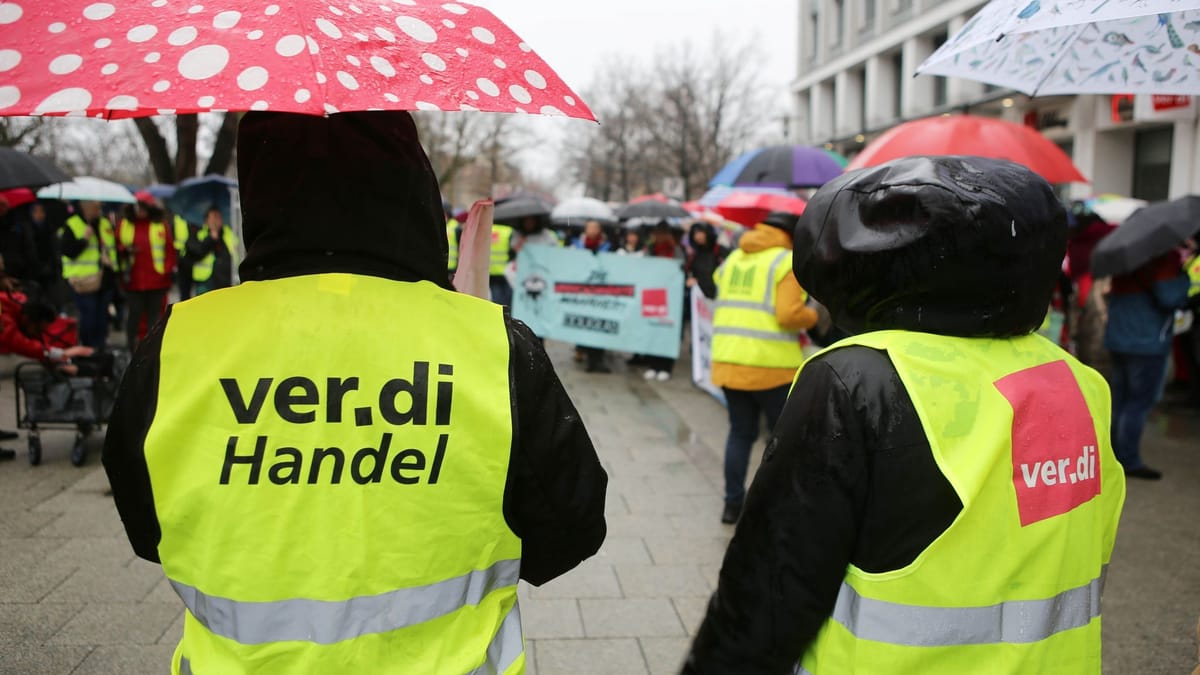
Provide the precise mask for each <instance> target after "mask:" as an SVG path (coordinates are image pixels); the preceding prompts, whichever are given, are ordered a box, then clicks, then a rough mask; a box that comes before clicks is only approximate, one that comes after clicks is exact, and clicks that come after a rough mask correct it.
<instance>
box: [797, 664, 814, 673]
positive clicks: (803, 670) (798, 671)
mask: <svg viewBox="0 0 1200 675" xmlns="http://www.w3.org/2000/svg"><path fill="white" fill-rule="evenodd" d="M792 675H813V674H812V673H811V672H809V670H808V669H807V668H805V667H804V666H802V665H800V664H798V663H797V664H796V667H795V668H793V669H792Z"/></svg>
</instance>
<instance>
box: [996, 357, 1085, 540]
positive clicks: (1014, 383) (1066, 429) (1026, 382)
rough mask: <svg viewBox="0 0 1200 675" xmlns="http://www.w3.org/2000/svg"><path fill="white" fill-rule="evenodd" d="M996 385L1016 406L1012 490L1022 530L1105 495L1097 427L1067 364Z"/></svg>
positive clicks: (1024, 373)
mask: <svg viewBox="0 0 1200 675" xmlns="http://www.w3.org/2000/svg"><path fill="white" fill-rule="evenodd" d="M995 385H996V388H997V389H999V390H1000V393H1001V394H1003V395H1004V398H1006V399H1008V402H1009V404H1010V405H1012V408H1013V427H1012V462H1013V486H1014V487H1015V488H1016V491H1017V510H1018V511H1019V512H1020V514H1021V527H1025V526H1027V525H1031V524H1033V523H1036V522H1038V521H1041V520H1045V519H1047V518H1053V517H1054V516H1057V515H1061V514H1063V513H1066V512H1068V511H1070V510H1071V509H1073V508H1075V507H1076V506H1079V505H1080V504H1083V503H1084V502H1087V501H1088V500H1090V499H1091V498H1092V497H1095V496H1096V495H1098V494H1100V457H1099V456H1098V455H1097V451H1096V446H1097V444H1096V427H1095V424H1094V422H1093V420H1092V414H1091V412H1090V411H1089V410H1088V406H1087V401H1085V400H1084V398H1083V392H1081V391H1080V390H1079V383H1078V382H1076V381H1075V375H1074V374H1073V373H1072V372H1071V368H1070V367H1069V366H1068V365H1067V363H1066V362H1065V361H1054V362H1052V363H1047V364H1043V365H1040V366H1036V367H1034V368H1028V369H1026V370H1022V371H1019V372H1016V373H1013V374H1012V375H1008V376H1007V377H1004V378H1001V379H999V380H997V381H996V382H995Z"/></svg>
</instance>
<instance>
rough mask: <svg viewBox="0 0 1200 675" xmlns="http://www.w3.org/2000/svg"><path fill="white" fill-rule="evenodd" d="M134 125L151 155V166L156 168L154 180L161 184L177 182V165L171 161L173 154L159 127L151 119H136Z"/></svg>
mask: <svg viewBox="0 0 1200 675" xmlns="http://www.w3.org/2000/svg"><path fill="white" fill-rule="evenodd" d="M133 123H134V124H135V125H136V126H137V130H138V133H139V134H140V135H141V137H142V142H143V143H145V144H146V151H147V152H149V153H150V166H151V167H153V168H154V178H155V180H157V181H158V182H160V183H168V184H170V183H174V182H175V165H174V163H173V162H172V161H171V152H170V151H169V150H168V149H167V140H166V139H165V138H163V135H162V133H161V132H160V131H159V130H158V126H157V125H155V124H154V121H153V120H151V119H150V118H149V117H135V118H133Z"/></svg>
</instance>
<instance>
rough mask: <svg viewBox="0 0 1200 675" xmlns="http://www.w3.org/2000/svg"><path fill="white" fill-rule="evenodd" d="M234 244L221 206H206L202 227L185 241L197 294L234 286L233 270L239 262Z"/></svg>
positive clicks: (235, 244)
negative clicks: (206, 210) (208, 207)
mask: <svg viewBox="0 0 1200 675" xmlns="http://www.w3.org/2000/svg"><path fill="white" fill-rule="evenodd" d="M237 245H238V240H237V236H236V235H234V233H233V228H232V227H230V226H229V225H227V224H225V220H224V216H223V215H222V214H221V209H219V208H217V207H215V206H214V207H213V208H211V209H209V210H208V212H207V213H206V214H205V215H204V226H203V227H201V228H200V230H199V231H197V232H196V236H194V237H192V238H191V240H189V241H188V255H189V256H191V258H192V281H194V282H195V284H196V295H200V294H201V293H207V292H209V291H212V290H216V289H218V288H228V287H230V286H232V285H233V270H234V269H235V268H237V265H238V253H237V250H238V249H237Z"/></svg>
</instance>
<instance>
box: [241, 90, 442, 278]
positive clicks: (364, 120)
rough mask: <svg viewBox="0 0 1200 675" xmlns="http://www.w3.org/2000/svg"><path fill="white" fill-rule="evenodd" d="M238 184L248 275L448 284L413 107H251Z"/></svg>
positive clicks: (434, 193)
mask: <svg viewBox="0 0 1200 675" xmlns="http://www.w3.org/2000/svg"><path fill="white" fill-rule="evenodd" d="M238 180H239V183H240V188H241V201H242V227H243V233H244V238H245V242H246V260H245V261H244V262H243V263H242V264H241V267H240V268H239V271H240V273H241V277H242V279H243V280H246V281H256V280H263V279H277V278H281V277H289V276H296V275H300V274H317V273H326V272H348V273H353V274H367V275H371V276H378V277H385V278H388V279H396V280H399V281H433V282H435V283H437V284H439V285H441V286H443V287H445V288H449V287H450V284H449V281H448V279H447V274H446V231H445V230H446V228H445V216H444V213H443V211H442V198H441V194H440V192H439V191H438V184H437V177H436V175H435V174H434V172H433V168H432V167H431V166H430V165H429V159H428V158H427V157H426V156H425V151H424V150H422V149H421V144H420V142H419V141H418V139H417V130H416V126H415V125H414V124H413V120H412V117H411V116H410V115H409V114H408V113H407V112H403V111H386V112H383V111H375V112H350V113H339V114H336V115H331V116H329V117H317V116H313V115H300V114H294V113H273V112H250V113H246V115H245V116H244V117H243V118H242V121H241V124H240V126H239V128H238Z"/></svg>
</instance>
